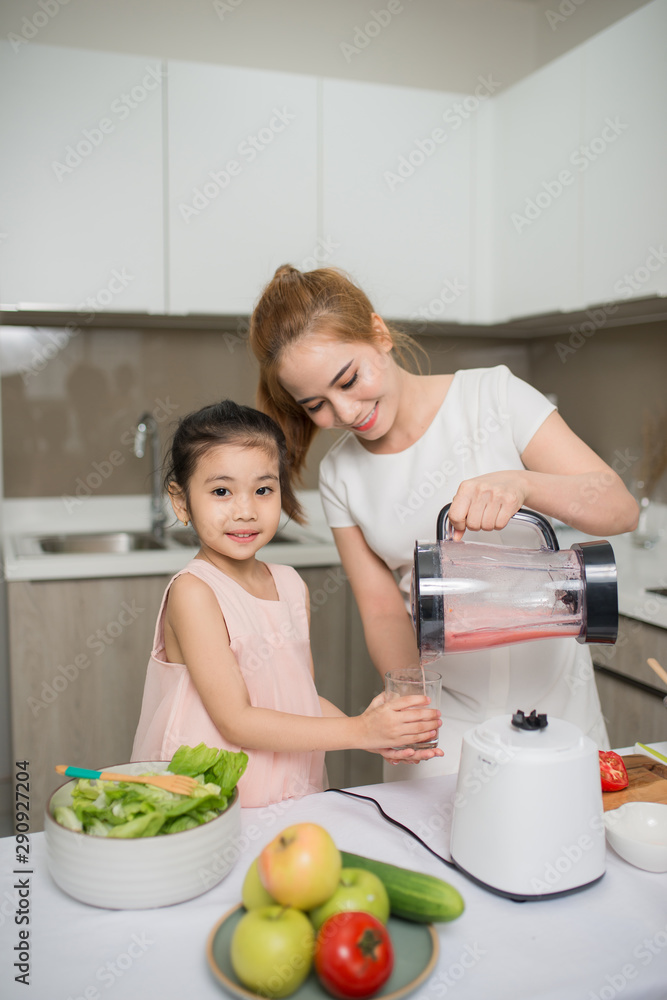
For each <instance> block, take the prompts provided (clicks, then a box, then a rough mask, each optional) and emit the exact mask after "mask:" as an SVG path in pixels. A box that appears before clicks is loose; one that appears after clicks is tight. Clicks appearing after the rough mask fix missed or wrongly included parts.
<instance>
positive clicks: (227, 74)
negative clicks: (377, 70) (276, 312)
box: [168, 62, 319, 314]
mask: <svg viewBox="0 0 667 1000" xmlns="http://www.w3.org/2000/svg"><path fill="white" fill-rule="evenodd" d="M168 72H169V87H168V93H169V96H168V134H169V139H168V149H169V153H168V176H169V275H170V299H169V311H170V312H173V313H231V314H237V313H243V314H247V313H249V312H250V311H251V310H252V307H253V305H254V302H255V301H256V299H257V297H258V296H259V294H260V292H261V290H262V287H263V285H264V284H265V283H266V281H268V280H269V279H270V277H271V276H272V274H273V272H274V270H275V268H276V267H277V266H278V265H280V264H282V263H287V262H289V263H293V264H295V265H296V266H297V267H301V266H303V264H304V262H307V261H308V259H309V258H311V257H313V255H314V254H316V253H317V252H318V249H319V247H318V242H317V240H318V231H317V211H318V209H317V205H318V170H317V82H316V80H315V78H314V77H308V76H297V75H293V74H289V73H273V72H265V71H259V70H248V69H237V68H234V67H230V66H211V65H203V64H192V63H186V62H170V63H169V68H168ZM312 266H313V264H312V263H311V264H308V263H306V267H312Z"/></svg>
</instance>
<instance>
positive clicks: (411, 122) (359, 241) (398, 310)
mask: <svg viewBox="0 0 667 1000" xmlns="http://www.w3.org/2000/svg"><path fill="white" fill-rule="evenodd" d="M322 87H323V93H322V157H323V165H322V178H323V179H322V185H323V209H322V234H323V236H324V239H325V241H328V245H329V246H330V247H331V248H332V249H331V251H330V257H329V258H328V260H327V263H328V264H331V265H336V266H340V267H343V268H344V269H345V270H347V271H349V272H350V273H351V275H352V277H353V278H354V279H355V280H356V281H357V282H358V283H359V284H360V285H361V287H362V288H363V289H364V291H365V292H366V293H367V295H368V296H369V298H370V299H371V302H372V303H373V306H374V307H375V309H376V310H377V311H378V312H379V313H380V314H381V315H383V316H385V317H387V318H398V319H408V318H411V319H419V318H423V319H427V320H431V321H432V320H440V321H460V322H465V321H467V320H469V319H470V318H471V300H472V299H471V288H470V286H471V281H472V277H471V274H472V267H471V260H470V257H471V251H472V246H471V237H470V230H471V199H472V197H473V185H472V156H473V148H474V143H473V135H472V133H473V129H474V127H475V113H474V108H473V105H478V104H479V103H480V100H479V99H477V100H475V101H472V100H470V101H469V103H468V106H467V107H466V106H465V105H464V104H463V102H464V101H465V100H466V97H465V95H454V94H446V93H439V92H436V91H425V90H417V89H413V88H408V87H390V86H381V85H377V84H369V83H357V82H354V81H346V80H329V79H327V80H324V81H323V84H322ZM480 88H481V89H480V95H482V94H486V93H487V90H486V89H484V88H483V87H482V84H481V83H480ZM482 99H483V100H487V99H488V98H487V97H483V98H482ZM457 108H458V110H457Z"/></svg>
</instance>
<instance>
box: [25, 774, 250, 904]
mask: <svg viewBox="0 0 667 1000" xmlns="http://www.w3.org/2000/svg"><path fill="white" fill-rule="evenodd" d="M167 767H168V762H167V761H141V762H138V763H137V762H135V763H132V764H115V765H114V766H113V767H107V768H105V769H104V770H106V771H119V772H121V773H124V774H145V773H146V772H148V771H158V772H161V771H166V770H167ZM75 783H76V782H75V780H72V781H68V782H67V783H66V784H65V785H61V786H60V788H58V789H56V791H55V792H54V793H53V795H52V796H51V798H50V799H49V803H48V805H47V808H46V817H45V826H44V833H45V838H46V851H47V862H48V867H49V871H50V873H51V877H52V878H53V881H54V882H55V883H56V885H58V886H59V887H60V888H61V889H62V890H63V891H64V892H66V893H68V895H70V896H73V897H74V899H78V900H79V901H80V902H82V903H89V904H91V905H92V906H104V907H107V908H108V909H112V910H137V909H147V908H151V907H154V906H170V905H171V904H172V903H182V902H184V901H185V900H186V899H194V897H195V896H199V895H201V893H203V892H206V891H207V890H208V889H211V888H213V886H214V885H217V884H218V882H220V881H222V879H223V878H224V877H225V876H226V875H227V874H228V873H229V872H230V871H231V869H232V868H233V866H234V864H235V863H236V860H237V858H238V856H239V841H240V833H241V805H240V801H239V793H238V789H234V795H233V796H232V799H231V800H230V802H229V805H228V806H227V809H226V810H225V811H224V812H223V813H221V814H220V815H219V816H217V817H216V818H215V819H212V820H210V821H209V822H208V823H203V824H202V825H201V826H197V827H194V828H193V829H192V830H182V831H180V832H179V833H167V834H164V835H163V836H157V837H139V838H134V839H127V840H123V839H121V838H118V839H116V838H113V839H107V838H106V837H93V836H91V835H90V834H87V833H76V832H75V831H74V830H68V829H66V828H65V827H64V826H60V824H58V823H56V821H55V820H54V818H53V810H54V809H55V808H56V806H67V805H71V804H72V789H73V787H74V785H75Z"/></svg>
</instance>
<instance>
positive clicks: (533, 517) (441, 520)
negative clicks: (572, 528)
mask: <svg viewBox="0 0 667 1000" xmlns="http://www.w3.org/2000/svg"><path fill="white" fill-rule="evenodd" d="M451 506H452V505H451V503H448V504H445V506H444V507H443V508H442V510H441V511H440V513H439V514H438V522H437V525H436V539H437V540H438V541H439V542H451V540H452V536H453V533H454V531H453V528H452V526H451V524H450V522H449V517H448V516H447V515H448V514H449V508H450V507H451ZM511 520H512V521H525V522H526V524H531V525H532V526H533V527H534V528H535V530H536V531H538V532H539V534H540V538H541V539H542V547H543V548H547V549H551V551H552V552H558V551H559V547H558V539H557V538H556V532H555V531H554V529H553V528H552V527H551V525H550V524H549V522H548V521H547V519H546V517H543V515H542V514H538V513H537V511H536V510H528V508H527V507H519V509H518V511H517V512H516V514H513V515H512V517H511Z"/></svg>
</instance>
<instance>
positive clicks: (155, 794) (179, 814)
mask: <svg viewBox="0 0 667 1000" xmlns="http://www.w3.org/2000/svg"><path fill="white" fill-rule="evenodd" d="M247 764H248V755H247V754H246V753H244V752H243V751H239V752H238V753H234V752H232V751H229V750H218V749H211V748H210V747H207V746H206V745H205V744H204V743H200V744H199V746H197V747H188V746H181V747H179V748H178V750H177V751H176V753H175V754H174V756H173V757H172V759H171V761H170V762H169V767H168V769H167V771H168V773H171V774H186V775H189V776H191V777H194V778H196V779H197V781H198V782H199V785H198V786H197V787H196V788H195V789H194V791H193V792H192V794H191V795H176V794H175V793H174V792H168V791H166V790H165V789H164V788H158V787H157V786H156V785H138V784H134V783H130V782H127V781H100V780H89V779H88V778H80V779H79V780H78V781H77V782H76V784H75V785H74V788H73V791H72V805H71V806H59V807H57V808H56V809H55V810H54V819H55V821H56V822H57V823H60V825H61V826H65V827H67V828H68V829H69V830H74V831H76V832H83V833H88V834H91V835H92V836H94V837H111V838H114V839H117V838H128V837H155V836H157V835H162V834H166V833H178V832H179V831H182V830H190V829H193V828H194V827H195V826H201V824H202V823H208V822H209V820H212V819H215V817H216V816H219V815H220V813H221V812H224V810H225V809H226V808H227V803H228V802H229V800H230V798H231V797H232V794H233V792H234V789H235V788H236V785H237V783H238V780H239V778H240V777H241V775H242V774H243V772H244V771H245V769H246V766H247ZM146 773H150V772H146Z"/></svg>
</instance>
